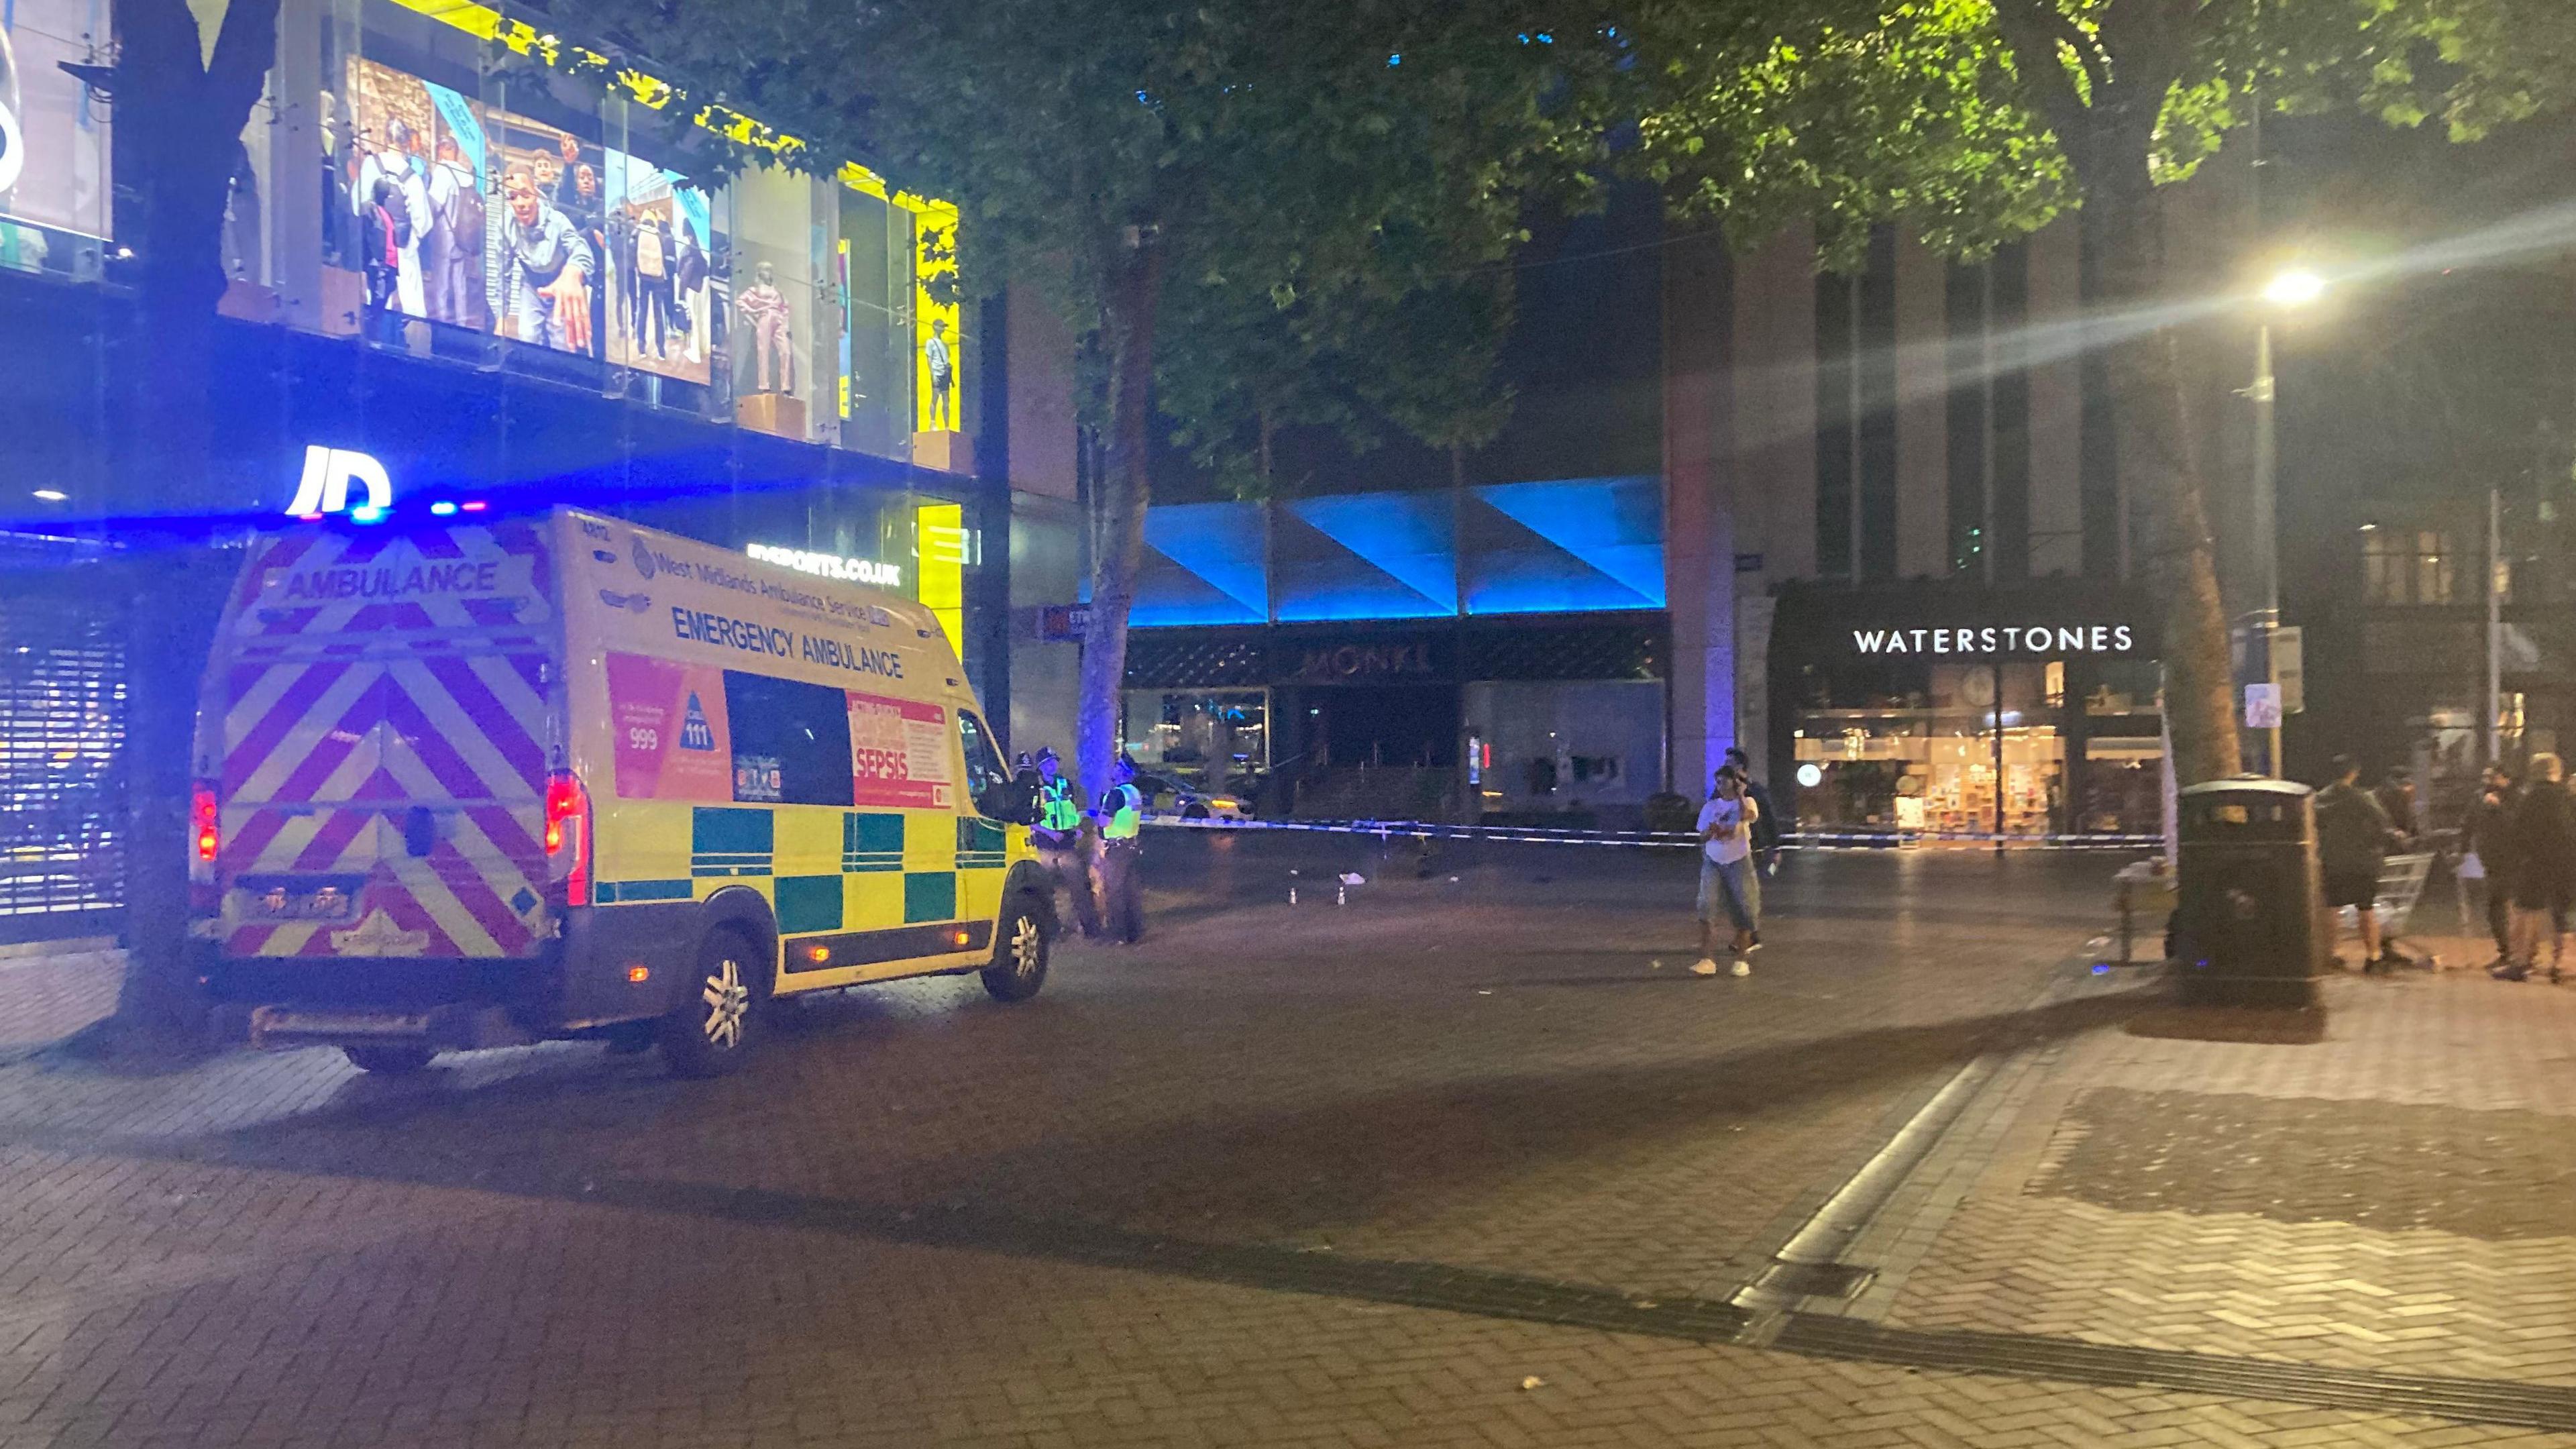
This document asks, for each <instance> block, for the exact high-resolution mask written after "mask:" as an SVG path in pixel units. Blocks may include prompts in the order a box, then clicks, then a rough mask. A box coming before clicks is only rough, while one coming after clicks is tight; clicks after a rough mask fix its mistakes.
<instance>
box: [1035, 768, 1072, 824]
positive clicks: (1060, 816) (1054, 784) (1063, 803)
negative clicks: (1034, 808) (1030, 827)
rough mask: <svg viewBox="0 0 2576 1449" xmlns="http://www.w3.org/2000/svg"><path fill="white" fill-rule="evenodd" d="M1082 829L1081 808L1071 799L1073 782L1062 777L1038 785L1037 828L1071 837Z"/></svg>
mask: <svg viewBox="0 0 2576 1449" xmlns="http://www.w3.org/2000/svg"><path fill="white" fill-rule="evenodd" d="M1081 827H1082V806H1081V805H1079V804H1077V803H1076V802H1075V800H1074V798H1073V782H1072V781H1071V780H1068V779H1066V778H1065V777H1064V776H1062V775H1058V776H1056V777H1055V778H1054V779H1052V780H1046V781H1042V782H1040V783H1039V785H1038V828H1039V829H1040V830H1046V831H1051V832H1053V833H1055V834H1057V835H1071V834H1072V833H1073V832H1074V831H1076V830H1078V829H1080V828H1081Z"/></svg>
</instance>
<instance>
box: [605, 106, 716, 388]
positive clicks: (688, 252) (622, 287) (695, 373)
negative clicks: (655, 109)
mask: <svg viewBox="0 0 2576 1449" xmlns="http://www.w3.org/2000/svg"><path fill="white" fill-rule="evenodd" d="M714 213H715V208H714V206H713V204H712V203H711V201H710V200H709V198H708V196H707V194H706V193H705V192H703V191H700V190H698V189H697V188H696V187H694V186H691V185H690V184H689V181H688V178H687V177H685V176H682V175H681V174H680V173H678V172H676V171H666V170H664V169H662V168H661V167H659V166H656V165H654V164H653V163H652V162H650V161H647V160H645V159H643V158H642V157H640V156H629V155H626V154H625V153H623V152H619V151H611V152H609V153H608V226H607V231H608V285H609V291H610V292H611V294H612V302H611V306H610V309H609V323H608V355H609V357H610V358H611V359H613V360H615V361H618V362H622V363H625V364H626V365H628V366H630V367H637V368H641V369H643V370H644V371H646V372H653V373H659V374H661V375H662V376H664V377H676V378H679V379H681V380H682V381H684V382H697V383H703V382H705V381H707V380H708V377H709V373H710V364H711V362H712V360H713V357H714V351H715V348H714V338H713V331H712V326H711V323H712V319H711V318H710V317H709V316H708V313H709V311H710V310H711V309H710V308H709V306H708V305H707V300H708V299H707V281H708V275H709V273H710V272H711V271H713V269H714V268H713V258H714V256H715V247H714V244H715V221H714Z"/></svg>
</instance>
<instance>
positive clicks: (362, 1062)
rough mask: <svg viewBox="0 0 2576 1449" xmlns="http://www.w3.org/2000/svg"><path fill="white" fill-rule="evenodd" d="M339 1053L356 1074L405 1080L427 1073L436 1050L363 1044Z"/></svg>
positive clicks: (399, 1043) (401, 1045) (373, 1043)
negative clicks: (408, 1077)
mask: <svg viewBox="0 0 2576 1449" xmlns="http://www.w3.org/2000/svg"><path fill="white" fill-rule="evenodd" d="M340 1051H341V1054H342V1055H344V1056H346V1057H348V1059H349V1065H351V1066H353V1067H356V1068H357V1069H358V1070H359V1071H362V1072H374V1073H376V1074H378V1075H379V1076H387V1077H402V1076H409V1075H410V1074H412V1073H413V1072H418V1071H424V1070H427V1069H428V1066H429V1063H430V1060H431V1059H432V1058H433V1057H436V1056H437V1055H438V1048H436V1047H431V1046H413V1045H409V1044H405V1043H401V1042H367V1043H365V1044H364V1045H360V1046H344V1047H342V1048H340Z"/></svg>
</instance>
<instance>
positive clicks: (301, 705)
mask: <svg viewBox="0 0 2576 1449" xmlns="http://www.w3.org/2000/svg"><path fill="white" fill-rule="evenodd" d="M467 507H468V508H471V507H472V505H467ZM964 674H965V672H964V670H962V669H961V668H960V667H959V665H958V661H957V656H956V654H955V652H954V651H953V650H952V649H951V648H950V647H949V643H948V639H947V637H946V635H945V634H944V633H942V631H941V629H940V627H939V625H938V622H937V621H936V620H935V619H934V618H933V616H932V615H931V613H930V611H929V610H927V609H925V608H923V607H922V606H921V605H919V604H917V603H914V602H913V601H911V600H908V599H905V598H902V597H900V596H898V595H895V594H891V593H887V592H883V591H879V590H876V589H871V588H865V587H860V586H858V585H854V584H847V583H840V582H836V581H832V580H827V579H822V578H816V577H812V576H809V575H807V574H803V573H798V572H794V571H791V570H789V569H786V568H782V567H779V566H776V565H774V564H769V563H763V562H759V561H755V560H754V559H752V558H749V557H747V556H744V555H741V554H736V553H733V552H730V551H728V550H725V549H722V548H717V547H714V546H712V545H708V544H703V543H698V542H694V541H692V540H689V539H684V538H679V537H675V536H673V535H670V534H666V533H658V532H654V531H651V530H648V529H643V528H638V527H636V526H635V525H633V524H629V523H623V522H620V521H618V520H616V519H612V518H604V517H600V516H598V515H596V514H591V513H584V512H579V511H575V510H570V509H562V510H557V511H554V512H552V513H549V514H544V515H540V516H536V517H532V518H502V517H497V516H496V517H491V518H488V519H487V518H484V517H481V516H478V514H477V513H474V512H464V513H456V512H451V513H449V514H448V516H446V517H444V518H438V519H424V520H422V521H421V523H420V524H419V525H417V526H415V525H411V524H406V523H395V522H382V523H377V524H374V525H366V524H360V523H353V522H346V521H339V520H333V521H320V522H306V523H302V524H299V525H297V526H294V527H290V528H287V529H283V530H280V531H277V532H274V533H269V534H264V535H262V536H261V537H259V538H258V539H257V540H255V541H254V543H253V546H252V548H251V551H250V555H249V558H248V561H247V562H246V564H245V565H244V568H243V571H242V575H241V578H240V580H239V582H238V584H237V586H236V587H235V589H234V590H233V593H232V594H231V596H230V598H229V600H228V602H227V605H226V608H225V611H224V617H223V620H222V622H221V624H220V625H219V628H218V632H217V635H216V644H215V648H214V651H213V655H212V658H211V660H210V661H209V664H208V667H207V671H206V675H205V682H204V692H203V695H202V696H201V703H200V708H199V712H198V723H197V734H196V746H195V759H196V775H197V780H196V784H195V794H194V802H193V816H192V820H191V830H190V834H189V851H190V860H189V864H190V868H191V880H192V886H193V900H192V905H193V908H194V911H195V913H196V921H195V934H196V936H197V938H198V949H199V950H200V952H201V956H200V962H201V975H202V977H203V980H204V983H205V985H206V987H207V989H208V990H209V991H210V992H211V993H212V994H213V995H214V997H215V998H216V999H217V1001H218V1002H220V1003H226V1004H229V1005H230V1006H231V1007H232V1008H233V1009H234V1012H235V1015H236V1017H237V1018H239V1017H243V1016H246V1017H247V1027H248V1031H249V1033H250V1035H251V1037H252V1039H253V1040H254V1041H255V1042H257V1043H259V1044H262V1045H267V1046H285V1045H297V1044H311V1043H327V1044H332V1045H337V1046H339V1047H341V1048H343V1049H344V1050H345V1051H346V1052H347V1053H348V1055H349V1057H350V1059H351V1060H352V1061H354V1062H356V1063H357V1064H358V1065H359V1066H361V1067H364V1068H366V1069H368V1070H370V1071H386V1072H398V1071H415V1070H418V1069H420V1068H421V1067H424V1066H426V1065H427V1064H428V1063H429V1061H430V1060H431V1058H432V1057H434V1056H435V1055H437V1054H438V1053H439V1052H441V1051H445V1050H457V1049H465V1048H473V1047H482V1046H498V1045H508V1044H516V1043H524V1042H529V1041H535V1040H541V1039H546V1038H561V1037H594V1038H600V1039H604V1040H606V1041H607V1042H608V1043H609V1044H610V1045H611V1047H612V1049H614V1050H625V1051H636V1050H644V1049H647V1048H649V1047H652V1046H654V1045H657V1044H658V1045H659V1046H660V1047H661V1048H662V1050H663V1053H664V1055H665V1057H666V1058H667V1060H668V1062H669V1064H670V1066H671V1067H672V1069H673V1070H675V1071H678V1072H681V1073H683V1074H688V1075H706V1074H712V1073H717V1072H722V1071H726V1070H729V1069H731V1068H732V1067H734V1066H736V1065H737V1064H739V1063H740V1062H741V1061H742V1060H743V1059H744V1058H745V1056H746V1055H747V1054H749V1053H750V1052H751V1051H752V1050H753V1048H754V1047H755V1046H756V1045H757V1044H758V1042H759V1041H760V1039H761V1037H762V1033H763V1029H764V1024H765V1019H766V1017H767V1014H768V1010H769V1007H770V1004H771V1003H772V1002H773V1001H774V1000H775V999H777V998H780V997H786V996H793V995H801V994H804V993H808V992H815V991H828V990H834V989H838V988H842V987H848V986H853V985H859V984H863V983H870V982H879V981H890V980H894V979H897V978H902V977H912V976H926V975H936V974H943V973H952V972H953V973H963V972H969V971H972V972H978V973H980V974H981V975H982V977H983V983H984V987H985V989H986V990H987V991H989V992H990V993H991V994H992V995H993V996H995V997H996V998H999V999H1001V1000H1004V1001H1019V1000H1024V999H1026V998H1027V997H1029V996H1031V995H1033V994H1034V993H1035V992H1036V991H1037V990H1038V988H1039V986H1040V985H1041V984H1042V983H1043V982H1044V981H1045V979H1046V971H1047V958H1048V951H1049V946H1050V943H1051V942H1052V940H1053V938H1054V932H1055V923H1054V918H1053V896H1052V892H1051V891H1050V889H1049V888H1048V884H1047V878H1046V876H1045V874H1044V873H1043V871H1042V869H1041V868H1040V867H1039V866H1038V864H1037V862H1036V859H1035V856H1034V854H1033V852H1032V851H1031V849H1030V845H1029V838H1028V830H1027V828H1026V827H1027V817H1028V812H1029V808H1030V807H1029V802H1028V801H1026V800H1025V799H1024V798H1022V792H1020V791H1018V790H1017V789H1015V787H1014V785H1013V782H1012V781H1011V780H1010V778H1009V775H1008V772H1007V769H1006V767H1005V765H1004V763H1003V759H1002V755H1001V751H1000V746H999V741H997V740H996V739H995V738H994V736H993V733H992V731H991V730H990V729H989V728H987V726H986V724H985V721H984V718H983V713H982V711H981V709H980V708H979V707H978V705H977V704H976V701H975V696H974V693H973V691H972V690H971V689H969V688H968V687H967V685H966V682H965V677H964Z"/></svg>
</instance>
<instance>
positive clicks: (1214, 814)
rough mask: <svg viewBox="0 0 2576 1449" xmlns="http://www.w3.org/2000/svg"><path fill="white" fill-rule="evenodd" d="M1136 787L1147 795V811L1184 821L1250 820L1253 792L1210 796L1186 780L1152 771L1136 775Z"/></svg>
mask: <svg viewBox="0 0 2576 1449" xmlns="http://www.w3.org/2000/svg"><path fill="white" fill-rule="evenodd" d="M1136 788H1137V789H1139V790H1142V791H1144V792H1145V808H1146V809H1147V810H1148V811H1150V812H1152V813H1154V814H1157V815H1172V816H1177V817H1179V818H1180V819H1183V820H1250V819H1251V818H1252V815H1253V812H1252V792H1250V791H1245V792H1242V793H1233V792H1228V793H1225V794H1209V793H1206V792H1204V791H1201V790H1200V789H1199V788H1198V787H1197V786H1195V785H1192V784H1189V783H1188V782H1186V781H1183V780H1179V779H1175V778H1173V777H1172V776H1170V775H1158V774H1154V773H1153V772H1151V771H1146V770H1139V771H1137V772H1136Z"/></svg>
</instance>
